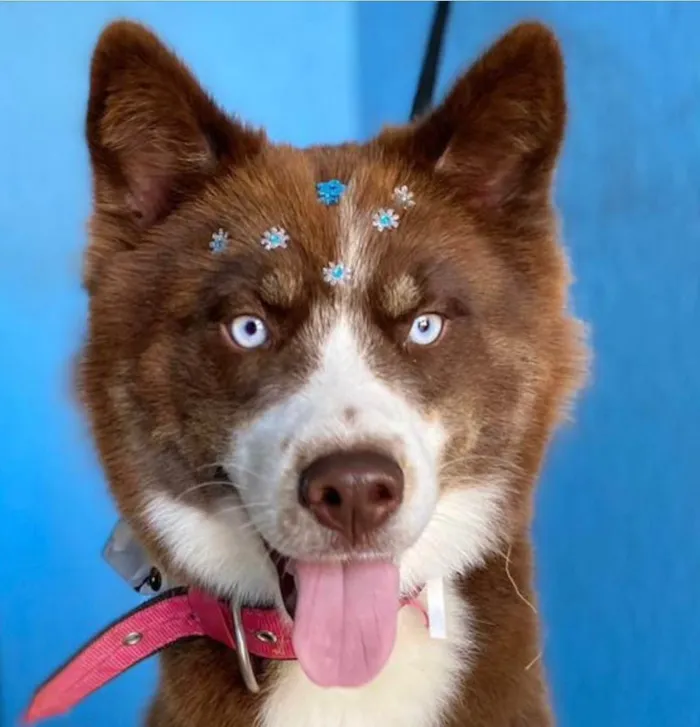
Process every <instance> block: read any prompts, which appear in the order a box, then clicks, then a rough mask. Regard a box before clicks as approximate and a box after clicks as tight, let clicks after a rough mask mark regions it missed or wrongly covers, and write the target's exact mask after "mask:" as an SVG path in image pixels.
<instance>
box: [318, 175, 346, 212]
mask: <svg viewBox="0 0 700 727" xmlns="http://www.w3.org/2000/svg"><path fill="white" fill-rule="evenodd" d="M346 189H347V187H346V185H344V184H343V183H342V182H341V181H340V180H339V179H329V180H328V181H327V182H319V183H318V184H317V185H316V197H317V198H318V201H319V202H320V203H321V204H325V205H326V206H331V205H335V204H338V202H340V198H341V197H342V196H343V195H344V194H345V190H346Z"/></svg>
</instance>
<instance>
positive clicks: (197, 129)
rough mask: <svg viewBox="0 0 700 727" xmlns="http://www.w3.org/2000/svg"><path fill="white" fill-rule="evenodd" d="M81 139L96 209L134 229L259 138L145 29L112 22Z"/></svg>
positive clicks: (248, 152) (95, 69)
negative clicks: (85, 143) (84, 142)
mask: <svg viewBox="0 0 700 727" xmlns="http://www.w3.org/2000/svg"><path fill="white" fill-rule="evenodd" d="M87 141H88V145H89V149H90V158H91V161H92V168H93V180H94V194H95V208H96V211H97V212H100V211H104V212H107V213H108V214H111V215H117V216H118V217H119V218H121V219H122V221H123V222H124V223H126V224H129V225H133V226H134V228H135V230H138V229H143V228H145V227H148V226H150V225H152V224H153V223H155V222H157V221H159V220H161V219H162V218H164V217H165V216H167V215H168V213H169V212H171V211H172V210H173V209H174V208H175V207H176V206H177V204H178V202H180V201H181V200H182V199H183V197H185V196H186V195H188V194H192V193H193V192H196V190H197V189H198V188H199V187H201V186H202V185H203V184H204V183H205V182H206V181H207V180H208V179H211V177H212V176H213V175H215V174H216V173H217V171H219V170H220V169H221V168H222V167H224V166H229V165H231V164H236V163H240V162H242V161H244V160H245V159H247V158H250V157H252V156H254V155H255V154H256V153H257V152H258V151H259V150H260V149H261V148H262V146H263V144H264V137H263V135H262V133H260V132H256V131H252V130H250V129H248V128H246V127H244V126H243V125H241V124H239V123H238V122H236V121H234V120H232V119H231V118H230V117H228V116H227V115H226V114H225V113H223V111H221V110H220V109H219V108H218V107H217V106H216V105H215V104H214V102H213V101H212V100H211V99H210V98H209V96H208V95H207V94H206V93H205V92H204V91H203V90H202V88H201V87H200V85H199V84H198V83H197V81H196V80H195V78H194V77H193V76H192V74H191V73H190V72H189V70H188V69H187V68H186V67H185V66H184V64H183V63H182V62H181V61H180V60H179V59H178V58H176V57H175V55H173V53H171V52H170V51H169V50H168V49H167V48H166V47H165V46H164V45H163V44H162V43H161V42H160V41H159V40H158V38H156V36H155V35H153V34H152V33H151V32H150V31H148V30H146V29H145V28H144V27H142V26H140V25H137V24H136V23H130V22H117V23H113V24H112V25H110V26H108V27H107V28H106V29H105V30H104V32H103V33H102V35H101V37H100V39H99V41H98V43H97V47H96V49H95V52H94V55H93V59H92V68H91V76H90V100H89V104H88V113H87Z"/></svg>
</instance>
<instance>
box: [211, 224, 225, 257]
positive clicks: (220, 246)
mask: <svg viewBox="0 0 700 727" xmlns="http://www.w3.org/2000/svg"><path fill="white" fill-rule="evenodd" d="M228 243H229V236H228V232H226V231H225V230H223V229H221V228H219V230H218V232H215V233H214V234H213V235H212V236H211V240H209V249H210V250H211V251H212V252H214V253H217V254H218V253H220V252H223V251H224V250H225V249H226V248H227V247H228Z"/></svg>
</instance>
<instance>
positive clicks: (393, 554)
mask: <svg viewBox="0 0 700 727" xmlns="http://www.w3.org/2000/svg"><path fill="white" fill-rule="evenodd" d="M91 80H92V87H91V96H90V105H89V113H88V141H89V146H90V152H91V158H92V163H93V171H94V190H95V210H94V216H93V220H92V230H91V244H90V247H89V250H88V253H87V267H86V285H87V288H88V290H89V293H90V298H91V308H90V328H89V335H88V340H87V345H86V347H85V351H84V356H83V360H82V364H81V391H82V394H83V398H84V401H85V403H86V406H87V409H88V411H89V414H90V417H91V420H92V423H93V429H94V433H95V437H96V439H97V443H98V446H99V450H100V453H101V457H102V460H103V463H104V466H105V468H106V471H107V474H108V477H109V480H110V484H111V487H112V490H113V492H114V495H115V497H116V500H117V502H118V504H119V506H120V508H121V510H122V511H123V513H124V515H125V516H126V517H127V518H128V519H129V521H130V522H131V523H132V525H134V527H135V528H136V529H137V531H138V532H139V534H140V536H141V537H142V538H143V540H144V541H145V542H146V544H147V545H148V546H149V547H150V548H151V549H152V550H153V552H154V553H155V554H156V555H157V557H158V558H159V559H160V560H161V561H162V562H164V563H165V565H166V567H167V568H168V570H170V571H172V572H173V573H176V574H177V576H178V577H179V578H181V579H182V580H184V581H185V582H188V583H196V584H199V585H202V586H204V587H206V588H209V589H211V590H213V591H216V592H219V593H221V594H230V593H232V592H233V591H237V592H239V593H240V594H242V595H243V596H244V597H245V598H247V599H264V600H272V601H276V602H280V599H281V598H282V597H284V598H285V599H287V605H288V608H289V609H290V610H292V611H293V610H294V597H295V596H296V595H297V594H292V597H291V598H288V597H289V596H290V593H288V592H285V587H284V583H285V579H286V576H285V574H284V571H285V569H286V570H291V571H294V570H295V568H297V569H298V568H299V567H300V564H301V565H303V567H307V566H308V567H310V568H316V569H319V568H322V566H321V565H320V564H322V563H326V564H328V565H327V567H328V568H333V567H334V566H333V565H332V564H337V563H345V564H352V563H362V562H371V563H374V564H375V565H376V564H377V563H381V564H392V567H395V568H399V569H400V580H401V589H402V590H403V591H404V592H408V591H410V590H412V589H413V588H415V587H416V586H420V585H422V584H423V583H425V582H426V580H428V579H430V578H434V577H446V576H451V575H454V574H455V573H458V572H460V571H463V570H465V569H466V568H468V567H472V566H474V565H476V564H478V563H479V562H480V561H481V559H483V557H484V556H485V555H486V554H487V553H488V552H489V551H490V550H493V549H497V548H498V547H500V546H501V545H502V543H503V541H504V540H507V538H508V536H509V534H510V532H511V530H512V529H513V528H516V527H519V526H522V524H523V521H524V519H525V520H526V519H527V512H528V509H529V508H528V502H527V500H528V497H529V489H530V485H531V483H532V480H533V478H534V476H535V474H536V471H537V469H538V467H539V462H540V458H541V456H542V452H543V448H544V445H545V443H546V441H547V438H548V436H549V435H550V433H551V430H552V428H553V426H554V424H555V422H556V420H557V418H558V416H559V413H560V411H561V408H562V406H563V404H564V403H565V401H566V399H567V398H568V397H569V396H570V394H571V393H572V392H573V389H574V387H575V385H576V383H577V380H578V372H579V366H580V348H579V340H578V328H577V326H576V324H575V322H574V321H573V320H572V319H570V317H569V316H568V314H567V311H566V287H567V283H568V279H567V273H566V266H565V262H564V260H563V258H562V255H561V252H560V250H559V247H558V243H557V239H556V225H555V221H554V218H553V214H552V210H551V206H550V192H551V190H550V187H551V178H552V173H553V169H554V165H555V161H556V156H557V153H558V150H559V146H560V143H561V138H562V133H563V126H564V96H563V73H562V65H561V59H560V56H559V52H558V48H557V45H556V43H555V41H554V40H553V38H552V37H551V35H550V34H549V33H548V31H546V30H544V29H543V28H541V27H539V26H521V27H519V28H517V29H515V30H514V31H512V32H511V33H510V34H509V35H507V36H506V37H505V38H503V39H502V40H501V41H500V42H499V43H498V44H497V45H496V46H494V48H493V49H492V50H491V51H490V52H489V53H488V54H487V55H486V56H485V57H484V58H482V59H481V60H480V61H479V62H478V63H477V64H476V65H475V66H474V67H473V68H472V69H471V70H470V71H469V72H468V73H467V74H466V75H465V76H464V77H463V78H462V79H461V80H459V82H458V83H457V84H456V86H455V87H454V89H453V91H452V92H451V94H450V95H449V96H448V98H447V99H446V101H445V102H444V103H443V105H442V106H440V107H439V108H438V109H437V110H436V111H435V112H434V113H432V114H431V115H430V116H428V117H427V118H425V119H423V120H421V121H419V122H417V123H416V124H414V125H412V126H408V127H405V128H398V129H393V130H388V131H386V132H384V133H382V134H381V135H380V136H379V137H378V138H377V139H375V140H373V141H372V142H371V143H369V144H367V145H364V146H359V145H348V146H343V147H338V148H318V149H310V150H305V151H300V150H296V149H292V148H288V147H280V146H273V145H271V144H269V143H268V142H267V141H266V140H265V138H264V137H263V135H262V134H260V133H259V132H256V131H252V130H250V129H248V128H245V127H244V126H242V125H241V124H239V123H238V122H236V121H233V120H232V119H230V118H228V117H226V116H225V115H224V114H223V113H222V112H221V111H219V110H218V109H217V108H216V107H215V106H214V104H213V103H212V102H211V101H210V100H209V99H208V98H207V97H206V95H205V94H204V93H203V92H202V91H201V90H200V88H199V86H198V85H197V83H196V82H195V81H194V80H193V79H192V77H191V76H190V75H189V73H188V72H187V71H186V69H185V68H184V67H183V66H182V65H181V64H180V63H179V62H178V61H177V60H176V59H175V58H174V57H173V56H172V55H171V54H170V53H169V52H168V51H166V50H165V49H164V48H163V47H162V46H161V45H160V43H159V42H158V41H157V40H156V39H155V38H154V37H153V36H152V35H150V34H149V33H148V32H146V31H145V30H143V29H141V28H139V27H137V26H134V25H130V24H117V25H114V26H112V27H110V28H109V29H108V30H107V31H106V32H105V33H104V35H103V36H102V38H101V39H100V42H99V45H98V48H97V50H96V53H95V56H94V60H93V68H92V79H91ZM331 180H339V181H340V182H342V184H343V185H344V188H340V189H338V188H334V186H333V185H325V186H324V185H322V186H321V187H318V185H319V183H323V182H328V181H331ZM336 193H337V194H336ZM271 555H272V557H270V556H271ZM290 563H291V564H292V566H291V567H289V564H290ZM275 564H277V565H279V564H281V565H282V566H284V567H283V568H281V569H280V571H281V572H280V573H278V572H277V569H276V568H275V567H274V565H275ZM316 575H318V574H316ZM388 577H389V576H387V578H388ZM367 579H368V580H367V583H370V582H371V578H370V577H369V576H367ZM280 583H282V584H283V587H282V588H281V587H280ZM287 590H289V589H287ZM292 590H293V587H292ZM302 595H303V594H302Z"/></svg>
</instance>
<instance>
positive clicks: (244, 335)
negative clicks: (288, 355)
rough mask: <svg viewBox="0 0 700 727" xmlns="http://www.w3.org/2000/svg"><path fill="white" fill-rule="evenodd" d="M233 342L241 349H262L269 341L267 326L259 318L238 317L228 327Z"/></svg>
mask: <svg viewBox="0 0 700 727" xmlns="http://www.w3.org/2000/svg"><path fill="white" fill-rule="evenodd" d="M228 332H229V335H230V336H231V340H232V341H233V342H234V343H235V344H236V345H237V346H240V347H241V348H260V346H263V345H264V344H265V343H267V339H268V337H269V336H268V331H267V326H266V325H265V323H264V321H263V320H262V319H260V318H258V317H257V316H238V317H237V318H234V319H233V321H232V323H231V324H230V325H229V327H228Z"/></svg>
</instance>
